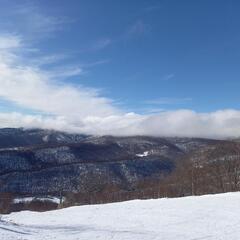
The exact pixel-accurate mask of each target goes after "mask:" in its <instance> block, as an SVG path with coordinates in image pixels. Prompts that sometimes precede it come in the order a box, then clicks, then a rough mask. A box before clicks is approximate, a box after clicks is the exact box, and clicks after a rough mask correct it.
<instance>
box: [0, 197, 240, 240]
mask: <svg viewBox="0 0 240 240" xmlns="http://www.w3.org/2000/svg"><path fill="white" fill-rule="evenodd" d="M239 236H240V193H227V194H219V195H206V196H201V197H185V198H175V199H158V200H134V201H129V202H123V203H113V204H105V205H91V206H80V207H71V208H67V209H62V210H56V211H50V212H44V213H38V212H29V211H25V212H19V213H12V214H10V215H5V216H4V217H3V218H2V221H1V222H0V239H1V240H11V239H12V240H16V239H18V240H20V239H22V240H23V239H24V240H28V239H29V240H30V239H31V240H35V239H41V240H46V239H49V240H50V239H51V240H52V239H57V240H75V239H76V240H77V239H81V240H85V239H86V240H94V239H100V240H101V239H102V240H108V239H109V240H110V239H114V240H118V239H119V240H132V239H134V240H150V239H154V240H157V239H159V240H160V239H161V240H175V239H177V240H190V239H191V240H200V239H209V240H233V239H234V240H236V239H239Z"/></svg>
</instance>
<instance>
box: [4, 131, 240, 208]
mask: <svg viewBox="0 0 240 240" xmlns="http://www.w3.org/2000/svg"><path fill="white" fill-rule="evenodd" d="M233 144H235V145H234V146H233ZM224 146H225V148H223V147H224ZM236 146H240V145H239V143H236V142H232V141H221V140H211V139H198V138H162V137H149V136H133V137H113V136H86V135H81V134H69V133H64V132H57V131H53V130H40V129H32V130H25V129H1V130H0V199H2V200H1V201H2V204H0V209H3V208H4V209H5V210H6V209H9V211H12V210H18V209H25V208H26V209H36V208H39V209H40V210H41V209H47V208H56V207H59V204H56V202H51V201H49V198H50V199H51V198H58V199H60V202H61V204H62V205H64V206H70V205H73V204H89V203H102V202H112V201H121V200H127V199H134V198H149V197H154V198H155V197H162V196H179V195H190V194H191V192H192V191H191V190H189V189H185V185H184V189H185V190H184V191H182V192H181V193H177V192H178V191H179V190H178V191H176V190H172V186H177V184H179V183H180V182H181V179H185V178H184V177H180V178H179V177H178V178H179V179H180V180H177V181H176V179H177V177H176V176H175V175H176V173H177V174H180V173H181V174H183V175H184V176H186V175H187V172H186V170H187V169H188V167H189V166H190V165H191V164H190V163H189V162H188V163H187V166H186V161H185V160H186V159H191V162H194V160H193V159H196V154H197V156H198V157H199V159H201V161H202V163H204V161H205V160H202V159H203V158H204V157H205V159H207V163H209V162H211V157H212V156H214V155H213V154H212V155H211V153H214V151H215V152H219V149H224V150H223V151H222V152H221V154H220V157H221V156H232V155H233V154H234V149H236ZM216 149H218V150H216ZM206 153H208V154H206ZM224 154H225V155H224ZM206 156H207V157H206ZM217 157H218V158H219V154H218V156H217ZM205 162H206V161H205ZM179 166H186V167H184V171H183V172H181V171H180V170H181V167H179ZM202 166H203V165H202ZM204 166H206V164H205V165H204ZM179 169H180V170H179ZM204 170H205V167H204ZM173 177H175V178H173ZM169 179H170V180H171V181H173V180H172V179H174V181H175V182H171V181H170V180H169ZM206 179H207V178H206ZM166 181H168V182H166ZM169 181H170V182H169ZM184 184H185V183H184ZM188 184H189V183H188ZM166 186H167V187H166ZM186 186H187V184H186ZM196 186H197V185H196ZM181 188H182V186H181ZM166 189H167V190H166ZM207 191H208V190H207ZM216 191H217V190H216ZM31 197H32V199H35V202H34V201H30V202H31V204H32V205H31V204H30V206H29V204H26V201H24V199H26V198H28V199H29V198H31ZM43 198H44V199H45V200H46V201H45V202H46V203H45V205H44V206H42V205H41V204H40V203H39V202H42V201H40V200H39V199H43ZM15 199H23V201H22V202H21V201H20V200H18V201H17V203H16V201H15ZM14 201H15V202H14ZM9 202H11V203H15V204H13V205H14V207H13V206H12V205H11V204H10V206H6V204H7V203H9ZM47 202H51V204H50V203H49V204H50V206H49V204H47ZM0 203H1V202H0ZM7 205H9V204H7ZM26 205H27V206H26ZM40 205H41V206H40ZM1 206H2V207H1Z"/></svg>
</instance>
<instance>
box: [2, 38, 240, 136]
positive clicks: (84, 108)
mask: <svg viewBox="0 0 240 240" xmlns="http://www.w3.org/2000/svg"><path fill="white" fill-rule="evenodd" d="M8 40H10V41H8ZM1 41H2V44H1V46H2V48H1V49H0V98H2V99H4V100H7V101H10V102H11V103H15V104H17V105H18V106H20V107H24V108H27V109H32V110H35V111H38V112H40V113H41V112H42V113H43V114H39V115H30V114H24V113H20V112H18V113H15V112H14V113H6V112H5V113H3V112H2V113H0V127H26V128H33V127H35V128H36V127H37V128H50V129H55V130H62V131H69V132H79V133H88V134H98V135H104V134H112V135H152V136H186V137H212V138H225V137H238V136H240V111H237V110H221V111H216V112H212V113H197V112H194V111H190V110H177V111H165V112H164V111H163V112H160V113H157V114H153V115H141V114H135V113H124V112H122V111H121V110H120V109H118V108H117V107H115V106H114V104H113V101H112V100H110V99H107V98H104V97H102V96H101V94H100V93H99V91H98V90H96V89H92V88H86V87H83V86H71V85H70V84H67V83H66V84H60V83H59V82H58V81H57V80H56V79H55V78H54V77H53V76H54V72H53V73H52V74H49V73H46V72H45V71H42V70H41V68H40V67H36V66H35V67H34V65H33V66H32V65H28V64H26V61H24V58H23V57H19V56H18V55H17V53H21V50H22V47H23V43H22V41H21V38H20V37H17V36H14V35H13V36H7V37H6V36H5V37H4V36H2V37H0V43H1ZM16 48H17V51H16ZM27 62H29V61H27ZM63 74H64V72H63ZM66 75H69V74H65V76H66ZM55 76H56V74H55ZM65 82H66V81H65ZM163 100H164V101H163ZM177 100H179V99H175V100H174V101H173V100H171V101H170V103H172V102H178V101H177ZM185 100H186V99H185ZM163 102H164V103H169V99H158V101H157V102H156V104H162V103H163Z"/></svg>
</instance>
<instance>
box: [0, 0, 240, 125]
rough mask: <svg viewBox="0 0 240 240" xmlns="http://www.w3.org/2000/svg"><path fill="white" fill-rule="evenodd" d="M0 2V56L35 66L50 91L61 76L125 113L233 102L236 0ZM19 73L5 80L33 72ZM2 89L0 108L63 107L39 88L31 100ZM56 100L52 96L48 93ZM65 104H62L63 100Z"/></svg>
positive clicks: (239, 56) (238, 20) (203, 109)
mask: <svg viewBox="0 0 240 240" xmlns="http://www.w3.org/2000/svg"><path fill="white" fill-rule="evenodd" d="M0 3H1V9H0V35H1V36H2V38H3V39H5V40H4V41H3V42H4V44H3V45H4V46H3V47H2V49H3V52H4V55H3V56H6V55H7V56H8V58H10V60H11V61H10V62H11V67H13V65H14V67H13V68H14V69H11V70H14V71H15V72H16V69H19V68H24V69H25V70H26V69H28V70H29V69H30V70H31V71H34V74H39V73H40V75H41V76H44V77H43V78H44V79H45V78H47V80H44V81H45V82H44V84H45V83H46V82H47V83H46V86H45V85H44V87H43V88H44V89H47V91H46V92H49V94H51V95H54V94H55V92H54V94H53V92H52V91H50V90H53V89H54V91H55V90H56V88H58V87H59V86H62V87H63V86H64V91H65V90H66V89H65V88H66V87H69V88H71V91H78V93H76V95H77V94H80V95H81V94H82V93H83V92H84V93H87V94H90V96H91V97H93V98H94V99H93V101H92V100H91V99H90V101H89V100H87V101H86V102H94V104H95V102H97V101H100V102H101V104H102V100H103V101H104V106H103V108H101V106H102V105H101V106H100V105H99V106H100V107H99V108H98V107H96V109H98V110H99V109H102V112H101V113H100V110H99V114H100V115H98V117H99V116H102V114H103V115H104V116H105V114H107V113H108V114H107V116H112V115H114V116H116V115H118V116H119V114H129V113H132V114H135V115H137V116H140V118H145V117H146V116H149V115H151V116H152V114H159V113H160V114H161V113H162V112H169V111H176V112H177V111H179V110H180V111H181V110H183V109H184V110H186V109H187V110H189V111H192V112H194V113H195V114H202V113H204V114H209V115H211V113H215V112H217V111H223V110H226V109H227V110H229V109H231V110H234V111H238V109H239V102H240V101H239V100H240V97H239V89H240V81H239V79H238V78H239V77H240V68H239V66H238V65H239V60H240V47H239V42H240V31H239V29H240V28H239V27H240V16H239V10H240V2H239V1H236V0H235V1H234V0H211V1H209V0H202V1H193V0H183V1H177V0H168V1H167V0H165V1H164V0H163V1H161V0H158V1H156V0H132V1H112V0H102V1H97V0H95V1H94V0H78V1H77V0H67V1H66V0H61V1H58V0H51V1H48V0H41V1H21V3H20V1H13V0H10V1H7V0H0ZM9 38H14V41H15V42H17V47H16V46H13V44H12V45H11V46H10V47H6V43H5V42H6V39H7V41H9ZM0 40H1V38H0ZM0 48H1V41H0ZM9 56H11V57H9ZM12 56H14V59H13V57H12ZM15 58H17V61H16V60H15ZM4 63H6V60H4ZM9 66H10V65H9ZM19 66H21V67H19ZM40 75H38V76H40ZM19 76H20V75H19ZM28 76H29V75H28ZM9 81H10V80H9ZM16 81H18V80H16ZM18 82H19V85H16V84H15V85H11V86H12V88H13V86H15V87H18V88H19V86H20V87H24V85H26V87H27V88H29V89H30V87H29V86H30V85H31V84H32V83H33V82H34V81H31V80H30V81H29V80H27V81H26V82H22V83H20V80H19V81H18ZM11 84H13V82H11ZM41 84H42V83H41ZM35 85H36V84H35ZM35 85H34V86H35ZM53 85H54V87H53ZM6 86H10V85H9V83H8V84H6ZM47 86H48V87H47ZM32 87H33V86H32V85H31V89H34V88H32ZM6 88H7V87H6ZM5 92H6V91H3V93H2V94H1V92H0V104H1V107H0V111H1V112H4V113H12V112H14V113H19V114H23V115H25V114H30V115H36V114H39V113H40V114H42V115H45V114H50V115H51V114H53V115H54V116H57V117H68V116H69V113H67V112H63V111H62V110H61V111H60V110H56V109H54V107H53V106H52V107H51V109H50V107H49V108H48V107H43V106H42V105H41V104H39V101H40V100H41V98H45V96H43V95H41V96H39V100H38V101H37V100H36V103H34V104H32V105H31V104H30V100H29V98H28V99H27V97H25V98H24V96H17V97H16V96H15V95H14V93H13V92H12V93H8V94H6V93H5ZM39 92H41V91H39ZM65 92H66V91H65ZM55 95H57V96H58V95H59V94H55ZM25 96H28V94H25ZM29 96H30V95H29ZM46 96H47V94H46ZM69 96H70V94H69ZM70 98H71V97H70ZM70 100H71V99H70ZM54 101H56V104H57V101H58V100H57V98H55V99H54V100H53V97H52V98H51V102H54ZM77 101H78V100H77ZM79 101H80V104H82V100H79ZM56 104H55V105H54V106H56ZM68 104H70V102H68V103H67V102H64V103H63V106H65V105H66V109H67V108H68V107H67V105H68ZM40 105H41V106H40ZM83 105H85V106H86V104H85V102H84V104H83ZM94 106H95V105H94ZM96 106H98V105H97V104H96ZM83 108H84V107H83ZM93 109H94V108H93ZM110 109H111V110H110ZM94 111H95V110H93V112H94ZM109 111H110V112H111V114H110V112H109ZM119 112H121V113H119ZM112 113H113V114H112ZM79 114H80V113H79ZM82 115H84V116H88V113H86V112H82V113H81V114H80V115H79V116H80V117H81V118H82ZM75 118H76V116H74V123H75ZM234 118H236V117H234ZM237 119H238V117H237ZM71 121H72V118H71ZM123 125H124V124H123ZM34 126H35V125H34ZM44 126H45V125H44ZM124 126H125V125H124Z"/></svg>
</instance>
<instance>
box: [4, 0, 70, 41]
mask: <svg viewBox="0 0 240 240" xmlns="http://www.w3.org/2000/svg"><path fill="white" fill-rule="evenodd" d="M9 9H11V11H9ZM0 14H1V23H0V26H1V32H12V33H17V34H23V35H24V36H25V40H26V38H28V39H31V40H39V39H43V38H45V37H46V36H52V35H53V34H54V33H55V32H56V31H59V30H62V29H63V26H64V24H66V23H69V22H71V21H72V20H70V19H66V18H65V17H56V16H48V15H46V14H43V13H42V11H41V10H40V7H39V5H38V4H37V2H36V1H31V2H30V1H21V3H17V2H14V3H13V2H11V1H9V2H8V3H7V4H5V5H4V4H2V5H1V9H0Z"/></svg>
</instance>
